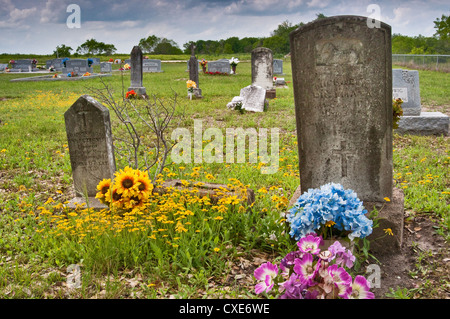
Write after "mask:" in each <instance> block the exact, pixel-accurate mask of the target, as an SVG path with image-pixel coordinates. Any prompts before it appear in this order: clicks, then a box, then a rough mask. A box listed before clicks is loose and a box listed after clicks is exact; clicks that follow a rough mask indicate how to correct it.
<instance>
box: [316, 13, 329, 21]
mask: <svg viewBox="0 0 450 319" xmlns="http://www.w3.org/2000/svg"><path fill="white" fill-rule="evenodd" d="M326 17H327V16H326V15H324V14H323V13H317V14H316V20H320V19H325V18H326Z"/></svg>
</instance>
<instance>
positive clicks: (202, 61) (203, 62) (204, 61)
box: [199, 59, 208, 67]
mask: <svg viewBox="0 0 450 319" xmlns="http://www.w3.org/2000/svg"><path fill="white" fill-rule="evenodd" d="M199 63H200V65H201V66H202V67H205V66H206V65H207V64H208V61H206V60H205V59H202V60H201V61H200V62H199Z"/></svg>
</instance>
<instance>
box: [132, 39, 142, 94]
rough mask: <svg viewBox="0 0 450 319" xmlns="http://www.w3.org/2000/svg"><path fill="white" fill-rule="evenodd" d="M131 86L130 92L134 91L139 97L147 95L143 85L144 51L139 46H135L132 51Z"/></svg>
mask: <svg viewBox="0 0 450 319" xmlns="http://www.w3.org/2000/svg"><path fill="white" fill-rule="evenodd" d="M130 62H131V63H130V64H131V72H130V77H131V84H130V87H129V88H128V91H131V90H134V92H136V94H137V95H145V94H146V91H145V87H144V86H143V84H142V80H143V75H142V72H143V69H142V50H141V48H140V47H139V46H137V45H136V46H134V47H133V49H132V50H131V59H130Z"/></svg>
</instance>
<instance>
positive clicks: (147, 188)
mask: <svg viewBox="0 0 450 319" xmlns="http://www.w3.org/2000/svg"><path fill="white" fill-rule="evenodd" d="M97 191H98V192H97V194H96V196H95V197H96V198H98V199H99V200H100V202H102V203H103V204H105V205H108V206H109V207H110V209H114V208H115V209H119V210H125V211H127V210H132V209H134V208H140V209H143V208H145V206H146V204H147V202H148V199H149V197H150V195H151V194H152V191H153V184H152V183H151V181H150V178H149V177H148V173H147V172H143V171H140V170H137V169H136V170H135V169H132V168H130V167H128V166H127V167H125V168H124V169H123V170H119V171H118V172H116V173H115V174H114V181H113V182H112V181H111V179H104V180H102V181H101V182H100V183H99V184H98V185H97Z"/></svg>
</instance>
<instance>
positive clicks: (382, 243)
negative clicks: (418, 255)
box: [288, 186, 404, 256]
mask: <svg viewBox="0 0 450 319" xmlns="http://www.w3.org/2000/svg"><path fill="white" fill-rule="evenodd" d="M300 195H301V188H300V186H299V187H298V188H297V190H296V191H295V193H294V195H292V197H291V200H290V201H289V206H288V208H291V207H292V206H293V205H294V204H295V202H296V201H297V199H298V198H299V197H300ZM390 200H391V201H390V202H386V203H373V202H366V203H364V207H365V209H366V210H367V211H368V212H369V213H370V212H371V211H372V210H373V208H374V207H376V208H377V210H378V212H379V213H378V218H379V220H378V225H379V226H378V227H376V228H374V229H373V232H372V234H371V235H370V236H368V237H367V239H368V240H370V250H371V252H372V253H373V254H374V255H375V256H377V254H386V253H388V254H389V253H396V252H398V251H399V250H400V248H401V245H402V243H403V228H404V227H403V220H404V194H403V191H402V190H401V189H398V188H394V189H393V191H392V198H390ZM386 228H390V229H391V230H392V233H393V236H391V235H386V233H385V232H384V229H386ZM385 235H386V236H385Z"/></svg>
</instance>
